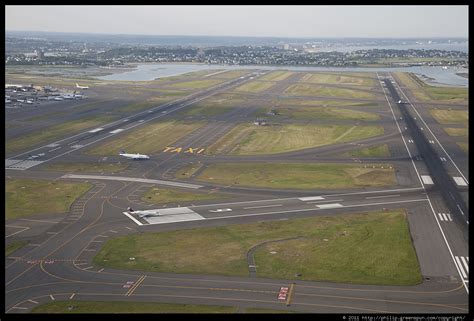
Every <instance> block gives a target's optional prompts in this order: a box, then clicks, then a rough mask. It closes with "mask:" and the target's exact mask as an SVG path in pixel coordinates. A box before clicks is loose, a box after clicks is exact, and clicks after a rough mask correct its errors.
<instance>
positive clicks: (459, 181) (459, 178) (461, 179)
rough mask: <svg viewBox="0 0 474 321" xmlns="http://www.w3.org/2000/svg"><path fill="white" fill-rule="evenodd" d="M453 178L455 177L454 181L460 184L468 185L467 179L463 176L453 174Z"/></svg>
mask: <svg viewBox="0 0 474 321" xmlns="http://www.w3.org/2000/svg"><path fill="white" fill-rule="evenodd" d="M453 179H454V181H455V182H456V184H457V185H458V186H467V183H466V181H465V180H464V179H463V178H462V177H459V176H453Z"/></svg>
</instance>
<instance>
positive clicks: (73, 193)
mask: <svg viewBox="0 0 474 321" xmlns="http://www.w3.org/2000/svg"><path fill="white" fill-rule="evenodd" d="M91 187H92V184H90V183H69V182H61V181H48V180H33V179H7V180H6V184H5V191H6V193H5V209H6V212H5V213H6V219H7V220H10V219H17V218H21V217H31V216H34V215H41V214H61V213H66V212H67V211H69V207H70V206H71V204H72V203H73V202H74V201H75V200H76V199H77V198H78V197H80V196H81V195H82V194H84V193H85V192H87V191H88V190H89V189H90V188H91Z"/></svg>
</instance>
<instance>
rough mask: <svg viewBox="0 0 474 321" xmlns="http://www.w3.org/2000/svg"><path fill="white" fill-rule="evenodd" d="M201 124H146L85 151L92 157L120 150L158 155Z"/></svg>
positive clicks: (173, 122) (111, 153) (168, 122)
mask: <svg viewBox="0 0 474 321" xmlns="http://www.w3.org/2000/svg"><path fill="white" fill-rule="evenodd" d="M203 125H204V123H202V122H193V123H186V122H178V121H163V122H154V123H148V124H146V125H143V126H140V127H138V128H137V129H133V130H131V131H127V132H126V133H125V134H124V135H117V136H116V138H114V139H112V140H109V141H107V142H105V143H102V144H100V145H98V146H96V147H94V148H92V149H89V150H88V151H86V153H87V154H92V155H116V154H118V153H119V151H120V150H125V151H128V152H130V153H142V154H154V153H159V152H161V151H163V150H164V149H165V147H167V146H168V145H171V144H173V143H174V142H175V141H177V140H178V139H180V138H182V137H184V136H186V135H188V134H189V133H191V132H192V131H194V130H196V129H198V128H199V127H201V126H203Z"/></svg>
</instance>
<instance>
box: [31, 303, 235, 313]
mask: <svg viewBox="0 0 474 321" xmlns="http://www.w3.org/2000/svg"><path fill="white" fill-rule="evenodd" d="M71 306H72V307H74V308H73V309H69V307H71ZM237 310H238V308H237V307H228V306H215V305H195V304H179V303H157V302H126V301H123V302H122V301H118V302H107V301H74V300H69V301H54V302H48V303H45V304H41V305H39V306H37V307H35V308H34V309H33V310H32V311H31V312H32V313H236V312H237Z"/></svg>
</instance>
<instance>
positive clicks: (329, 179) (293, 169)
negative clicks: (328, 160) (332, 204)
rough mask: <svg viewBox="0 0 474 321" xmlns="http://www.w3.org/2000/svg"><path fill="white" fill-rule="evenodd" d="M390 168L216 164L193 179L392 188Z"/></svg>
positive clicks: (264, 184) (307, 186)
mask: <svg viewBox="0 0 474 321" xmlns="http://www.w3.org/2000/svg"><path fill="white" fill-rule="evenodd" d="M364 166H367V168H364ZM372 166H375V168H372ZM381 167H383V168H381ZM390 167H393V166H391V165H389V164H383V165H381V164H364V165H352V164H335V163H333V164H320V163H317V164H311V163H308V164H299V163H279V164H271V163H268V164H267V163H219V164H211V165H209V166H208V167H207V168H206V169H204V170H203V171H202V172H201V173H200V174H199V175H198V176H197V180H200V181H205V182H212V183H217V184H222V185H232V186H254V187H261V188H283V189H343V188H356V187H376V186H392V185H396V184H397V181H396V179H395V173H394V169H393V168H390Z"/></svg>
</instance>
